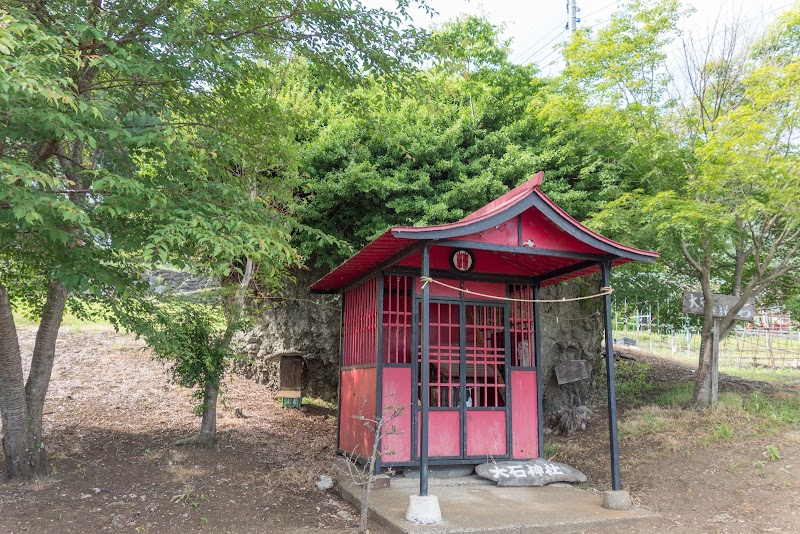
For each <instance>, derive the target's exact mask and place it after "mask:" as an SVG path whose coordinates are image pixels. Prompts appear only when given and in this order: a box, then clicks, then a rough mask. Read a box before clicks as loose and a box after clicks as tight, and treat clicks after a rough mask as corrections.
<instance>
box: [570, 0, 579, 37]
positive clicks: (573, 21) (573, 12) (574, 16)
mask: <svg viewBox="0 0 800 534" xmlns="http://www.w3.org/2000/svg"><path fill="white" fill-rule="evenodd" d="M579 12H580V9H579V8H578V0H567V13H568V14H569V33H570V34H573V35H574V34H575V30H576V29H577V27H578V23H579V22H580V21H581V19H579V18H578V13H579Z"/></svg>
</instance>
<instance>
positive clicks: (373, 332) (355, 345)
mask: <svg viewBox="0 0 800 534" xmlns="http://www.w3.org/2000/svg"><path fill="white" fill-rule="evenodd" d="M377 296H378V280H377V279H376V278H373V279H371V280H367V281H366V282H364V283H363V284H361V285H360V286H357V287H355V288H353V289H351V290H350V291H347V292H346V293H345V295H344V324H343V325H342V335H343V338H344V339H343V341H344V343H343V349H344V351H343V354H342V363H343V365H344V366H345V367H349V366H353V365H366V364H374V363H376V362H377V357H376V344H377V322H378V321H377V314H378V312H377Z"/></svg>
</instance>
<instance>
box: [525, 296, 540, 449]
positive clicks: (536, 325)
mask: <svg viewBox="0 0 800 534" xmlns="http://www.w3.org/2000/svg"><path fill="white" fill-rule="evenodd" d="M540 295H541V291H540V287H539V284H538V283H537V284H534V286H533V301H534V302H533V357H534V358H536V362H535V363H536V419H537V423H536V424H537V426H538V443H539V458H544V411H543V410H544V407H543V402H542V399H543V398H544V391H542V320H541V314H540V305H539V299H540ZM528 350H530V347H529V348H528Z"/></svg>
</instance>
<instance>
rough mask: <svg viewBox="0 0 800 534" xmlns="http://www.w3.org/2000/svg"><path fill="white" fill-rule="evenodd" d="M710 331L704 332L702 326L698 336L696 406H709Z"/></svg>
mask: <svg viewBox="0 0 800 534" xmlns="http://www.w3.org/2000/svg"><path fill="white" fill-rule="evenodd" d="M711 337H712V332H708V333H706V328H705V326H703V333H702V337H701V338H700V364H699V365H698V366H697V375H696V376H695V381H694V405H695V406H696V407H698V408H705V407H708V406H711V393H712V388H711V363H712V352H713V349H714V347H713V343H712V340H711Z"/></svg>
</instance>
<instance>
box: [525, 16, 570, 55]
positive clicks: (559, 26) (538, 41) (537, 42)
mask: <svg viewBox="0 0 800 534" xmlns="http://www.w3.org/2000/svg"><path fill="white" fill-rule="evenodd" d="M559 28H561V23H560V22H559V23H558V25H557V26H556V27H555V28H553V29H552V30H550V31H549V32H547V33H546V34H544V35H542V36H541V37H540V38H539V39H537V40H536V42H535V43H533V44H532V45H530V46H529V47H528V48H526V49H525V50H523V51H522V52H520V53H519V54H517V55H516V57H515V58H514V59H515V60H516V59H519V58H521V57H522V56H524V55H525V54H526V53H527V52H528V50H530V49H531V48H533V47H534V46H536V45H537V44H539V43H541V42H542V41H544V40H545V39H547V37H548V36H549V35H550V34H551V33H553V32H554V31H556V30H557V29H559Z"/></svg>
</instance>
